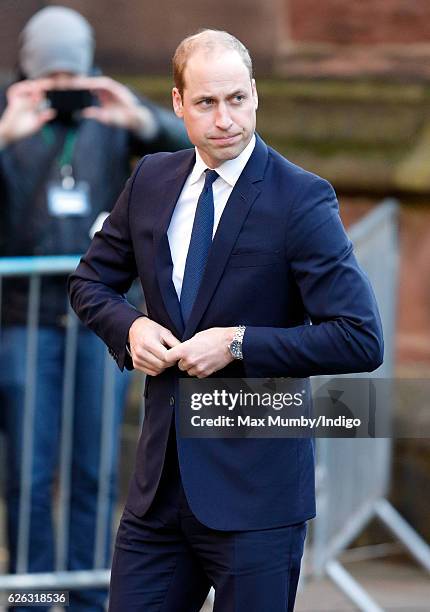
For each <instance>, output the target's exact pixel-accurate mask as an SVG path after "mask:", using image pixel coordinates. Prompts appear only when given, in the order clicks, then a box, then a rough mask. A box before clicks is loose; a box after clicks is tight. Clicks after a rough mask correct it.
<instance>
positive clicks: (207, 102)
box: [199, 98, 213, 106]
mask: <svg viewBox="0 0 430 612" xmlns="http://www.w3.org/2000/svg"><path fill="white" fill-rule="evenodd" d="M199 104H200V105H201V106H211V104H213V100H211V99H210V98H205V99H204V100H200V102H199Z"/></svg>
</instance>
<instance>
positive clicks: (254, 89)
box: [251, 79, 258, 110]
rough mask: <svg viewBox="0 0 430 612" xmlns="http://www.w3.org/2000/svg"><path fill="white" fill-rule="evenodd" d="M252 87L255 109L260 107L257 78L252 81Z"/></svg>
mask: <svg viewBox="0 0 430 612" xmlns="http://www.w3.org/2000/svg"><path fill="white" fill-rule="evenodd" d="M251 87H252V97H253V98H254V104H255V110H257V108H258V93H257V85H256V84H255V79H252V81H251Z"/></svg>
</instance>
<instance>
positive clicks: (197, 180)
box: [167, 136, 255, 299]
mask: <svg viewBox="0 0 430 612" xmlns="http://www.w3.org/2000/svg"><path fill="white" fill-rule="evenodd" d="M254 147H255V136H253V137H252V138H251V140H250V142H249V143H248V144H247V146H246V147H245V148H244V150H243V151H242V153H241V154H240V155H238V156H237V157H235V158H234V159H229V160H227V161H225V162H224V163H222V164H221V165H220V166H218V168H215V170H216V171H217V172H218V174H219V177H218V178H217V179H216V181H214V183H213V184H212V192H213V196H214V228H213V234H212V236H214V235H215V232H216V230H217V227H218V223H219V221H220V219H221V215H222V213H223V211H224V208H225V205H226V204H227V200H228V198H229V197H230V194H231V192H232V191H233V187H234V186H235V184H236V182H237V180H238V178H239V176H240V175H241V173H242V170H243V169H244V167H245V166H246V164H247V162H248V160H249V158H250V157H251V154H252V152H253V150H254ZM206 169H207V165H206V164H205V163H204V161H203V160H202V158H201V157H200V154H199V152H198V150H197V148H196V162H195V164H194V167H193V169H192V171H191V173H190V174H189V175H188V178H187V180H186V181H185V185H184V187H183V189H182V191H181V195H180V196H179V199H178V201H177V203H176V206H175V210H174V211H173V215H172V218H171V220H170V225H169V229H168V230H167V236H168V239H169V246H170V253H171V255H172V261H173V275H172V280H173V284H174V285H175V289H176V293H177V294H178V298H179V299H180V298H181V290H182V281H183V278H184V271H185V262H186V260H187V254H188V247H189V245H190V240H191V232H192V229H193V223H194V216H195V214H196V208H197V202H198V199H199V197H200V194H201V192H202V189H203V185H204V182H205V177H204V172H205V170H206Z"/></svg>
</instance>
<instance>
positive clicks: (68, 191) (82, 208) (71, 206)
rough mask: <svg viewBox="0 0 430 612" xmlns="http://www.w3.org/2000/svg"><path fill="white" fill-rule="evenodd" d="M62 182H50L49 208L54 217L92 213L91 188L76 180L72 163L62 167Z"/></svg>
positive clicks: (79, 215) (80, 215)
mask: <svg viewBox="0 0 430 612" xmlns="http://www.w3.org/2000/svg"><path fill="white" fill-rule="evenodd" d="M61 176H62V179H61V181H60V182H58V183H57V182H51V183H49V184H48V193H47V196H48V210H49V213H50V214H51V215H53V216H54V217H84V216H87V215H89V214H90V210H91V208H90V189H89V184H88V183H86V182H85V181H79V182H78V183H77V182H76V181H75V179H74V178H73V175H72V167H71V166H70V165H66V166H63V167H62V168H61Z"/></svg>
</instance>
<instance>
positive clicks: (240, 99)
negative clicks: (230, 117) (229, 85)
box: [233, 94, 245, 104]
mask: <svg viewBox="0 0 430 612" xmlns="http://www.w3.org/2000/svg"><path fill="white" fill-rule="evenodd" d="M244 99H245V96H244V95H243V94H237V96H234V98H233V102H236V103H238V104H240V103H241V102H243V101H244Z"/></svg>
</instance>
